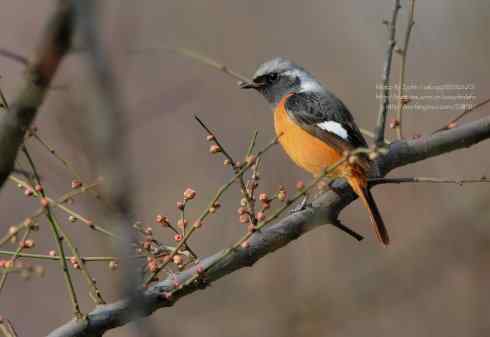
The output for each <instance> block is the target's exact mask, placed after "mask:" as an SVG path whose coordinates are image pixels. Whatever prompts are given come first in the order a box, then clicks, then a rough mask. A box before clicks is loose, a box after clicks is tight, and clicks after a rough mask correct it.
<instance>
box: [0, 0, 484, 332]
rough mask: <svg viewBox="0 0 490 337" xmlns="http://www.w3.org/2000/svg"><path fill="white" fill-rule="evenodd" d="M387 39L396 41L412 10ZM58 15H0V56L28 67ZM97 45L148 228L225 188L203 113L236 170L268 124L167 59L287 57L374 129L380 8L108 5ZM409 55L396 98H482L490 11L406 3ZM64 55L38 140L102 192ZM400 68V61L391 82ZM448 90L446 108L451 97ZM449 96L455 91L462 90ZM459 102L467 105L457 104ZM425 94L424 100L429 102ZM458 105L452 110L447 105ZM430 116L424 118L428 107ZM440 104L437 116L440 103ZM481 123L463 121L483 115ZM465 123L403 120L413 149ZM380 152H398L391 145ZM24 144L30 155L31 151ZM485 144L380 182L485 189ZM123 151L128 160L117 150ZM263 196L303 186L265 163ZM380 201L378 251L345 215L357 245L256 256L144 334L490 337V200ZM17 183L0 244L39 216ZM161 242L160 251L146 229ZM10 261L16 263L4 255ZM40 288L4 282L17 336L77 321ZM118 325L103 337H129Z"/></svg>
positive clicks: (52, 180) (43, 164)
mask: <svg viewBox="0 0 490 337" xmlns="http://www.w3.org/2000/svg"><path fill="white" fill-rule="evenodd" d="M402 4H403V6H404V8H403V10H402V11H401V12H400V16H399V20H400V26H399V33H400V34H399V38H400V39H401V38H402V33H403V32H404V30H405V24H406V15H407V11H406V1H402ZM54 5H55V1H52V0H38V1H28V0H3V1H2V6H1V12H0V18H1V20H0V37H1V38H0V41H1V42H0V47H1V48H6V49H8V50H11V51H15V52H17V53H20V54H22V55H26V56H29V55H31V53H32V51H33V49H34V46H35V45H36V44H37V43H38V40H39V36H40V31H41V29H42V28H43V27H44V24H45V22H46V19H47V17H48V16H49V14H50V13H51V11H52V9H53V8H54ZM101 7H103V9H104V11H103V15H102V18H101V19H102V20H103V26H104V39H105V42H106V43H107V45H108V48H109V49H110V52H111V57H112V59H113V64H114V67H115V70H116V76H117V86H118V87H119V89H120V90H121V92H122V100H123V103H124V105H125V107H126V108H127V109H126V110H127V112H128V115H127V116H125V118H126V119H127V122H128V123H129V124H128V125H129V126H130V127H129V132H130V134H129V136H130V139H131V148H130V151H131V156H132V160H131V162H129V163H128V165H130V166H131V167H132V169H133V172H134V179H135V185H136V191H135V195H134V201H135V203H136V206H137V217H138V219H140V220H141V221H144V222H145V223H148V224H151V223H152V221H153V219H154V216H155V214H157V213H163V214H167V215H170V216H172V217H173V218H174V217H175V215H176V212H175V202H176V201H177V200H178V199H180V198H181V197H182V192H183V190H184V189H185V188H186V187H188V186H191V187H193V188H194V189H195V190H197V192H198V195H199V198H198V199H197V200H196V201H195V202H193V206H192V209H191V211H190V212H191V214H197V213H198V212H199V211H200V210H201V209H202V208H203V207H205V205H206V204H207V202H208V200H209V199H210V197H211V196H212V195H213V194H214V192H215V190H216V189H217V188H218V187H219V186H220V185H221V184H222V183H223V182H224V181H226V180H227V179H228V177H229V176H230V172H229V171H228V170H227V169H226V168H224V167H223V164H222V159H221V158H218V157H215V156H210V155H209V154H208V144H207V143H206V141H205V135H204V133H203V131H202V129H201V128H200V127H199V126H198V124H197V123H196V122H195V121H194V119H193V117H192V116H193V114H198V115H199V116H200V117H201V118H203V119H204V120H205V121H206V122H207V123H208V124H209V125H210V126H211V127H212V128H213V129H214V130H217V132H218V134H219V135H220V136H221V137H222V139H223V141H224V143H225V144H226V146H227V148H229V149H230V151H231V152H232V153H233V154H234V155H235V156H236V157H239V156H241V155H242V154H243V153H244V152H245V150H246V147H247V144H248V142H249V139H250V136H251V134H252V132H253V131H254V130H255V129H257V130H259V132H260V134H259V141H260V144H265V143H267V142H268V141H269V140H270V139H271V138H272V137H273V131H272V130H273V129H272V127H273V126H272V114H271V112H270V110H269V107H268V106H267V104H266V102H265V100H264V99H263V98H262V97H259V95H258V94H256V93H253V92H249V91H241V90H239V89H238V88H237V86H236V85H235V80H233V79H231V78H229V77H227V76H226V75H224V74H223V73H220V72H218V71H216V70H214V69H211V68H209V67H207V66H204V65H201V64H198V63H196V62H193V61H191V60H189V59H187V58H184V57H182V56H178V55H175V54H170V53H167V52H165V51H163V50H161V51H159V50H146V51H144V52H140V53H131V52H129V51H130V50H135V49H152V48H153V49H158V47H161V46H171V47H183V48H189V49H191V50H195V51H197V52H199V53H201V54H203V55H207V56H209V57H211V58H213V59H216V60H218V61H220V62H223V63H225V64H226V65H228V66H229V67H231V68H233V69H234V70H236V71H238V72H241V73H243V74H245V75H247V76H251V74H253V72H254V71H255V69H256V67H257V66H258V64H260V63H262V62H264V61H266V60H268V59H270V58H272V57H275V56H286V57H288V58H290V59H292V60H294V61H295V62H297V63H299V64H302V65H303V66H304V67H306V68H307V69H308V70H310V71H311V72H313V73H314V74H315V75H316V76H317V77H318V78H319V79H321V80H322V81H323V83H325V84H326V85H327V86H328V87H329V88H330V89H331V90H332V91H334V92H335V93H336V94H337V95H338V96H339V97H340V98H341V99H342V100H343V101H344V102H345V103H346V105H347V106H348V107H349V108H350V110H351V111H352V113H353V115H354V117H355V119H356V121H357V122H358V124H359V125H360V126H362V127H364V128H366V129H373V128H374V125H375V120H376V114H377V111H378V105H379V101H378V100H377V98H376V93H377V92H376V85H377V84H379V83H380V78H381V71H382V67H383V59H384V52H385V48H386V44H387V34H386V27H385V26H384V25H382V23H381V22H382V20H383V19H385V18H386V19H387V18H389V17H390V16H391V10H392V1H390V0H379V1H370V2H367V1H355V0H328V1H320V0H305V1H279V0H270V1H255V0H251V1H230V0H219V1H218V0H210V1H191V0H189V1H155V0H140V1H117V0H112V1H105V2H104V5H103V6H101ZM415 22H416V24H415V27H414V29H413V32H412V33H413V35H412V40H411V44H410V48H409V52H408V63H407V83H412V84H416V85H428V84H454V85H471V86H473V87H474V90H471V94H472V95H474V96H476V98H475V99H474V101H473V103H477V102H480V101H482V100H484V99H486V98H488V97H489V96H490V80H489V78H490V67H489V66H488V62H489V60H490V41H489V39H488V32H489V31H490V2H489V1H488V0H469V1H458V0H444V1H442V0H434V1H429V2H427V1H418V2H417V3H416V14H415ZM81 64H82V61H81V57H80V55H77V54H73V55H70V56H69V57H68V58H67V59H66V61H65V62H64V64H63V66H62V68H61V71H60V72H59V73H58V75H57V77H56V79H55V81H54V82H55V83H54V84H55V85H59V86H61V87H62V89H58V90H53V91H52V92H51V93H50V94H49V96H48V99H47V101H46V102H45V104H44V105H43V106H42V108H41V112H40V115H39V116H38V119H37V122H36V125H37V126H38V127H39V131H40V134H41V135H42V136H43V137H44V138H45V139H46V141H48V142H49V143H50V144H51V145H52V146H53V147H54V148H56V150H57V152H58V153H60V154H61V155H63V156H64V157H65V158H66V159H68V160H70V161H71V162H72V163H73V164H74V165H75V166H76V167H77V169H78V170H79V171H80V172H81V174H82V176H83V177H84V178H85V179H86V181H93V180H94V179H95V178H96V176H95V174H94V173H93V171H92V169H91V166H90V163H89V161H88V160H87V157H86V149H85V147H86V139H87V137H89V136H88V135H87V134H85V133H84V132H83V127H82V124H83V123H82V121H83V119H84V115H85V110H84V109H85V107H86V105H87V104H86V102H85V99H86V96H85V95H84V84H83V79H84V78H86V76H85V77H84V74H83V69H84V68H83V67H82V66H81ZM399 65H400V64H399V57H398V56H395V57H394V64H393V67H394V68H393V69H394V70H393V73H394V77H393V79H394V80H395V81H396V79H397V74H398V69H399ZM0 75H1V86H2V88H3V89H4V91H5V93H6V96H7V98H9V99H12V98H13V96H14V93H15V92H16V89H17V88H18V86H19V84H20V83H21V79H22V76H23V69H22V66H21V65H20V64H17V63H14V62H12V61H11V60H7V59H4V58H0ZM452 93H454V92H447V93H446V94H447V95H451V94H452ZM458 93H460V92H458ZM465 93H466V94H468V93H467V92H465ZM429 94H433V92H431V93H429ZM458 102H461V101H458ZM424 103H426V102H424ZM440 103H444V104H447V103H446V102H441V101H437V100H436V101H431V102H430V104H432V105H437V104H440ZM488 109H489V108H488V107H485V108H483V109H480V110H478V111H476V112H474V113H472V114H471V115H470V116H469V117H468V118H467V120H471V119H476V118H478V117H481V116H483V115H485V114H486V113H488ZM459 112H461V110H460V109H459V110H458V109H445V110H437V109H417V110H415V109H414V110H413V111H412V110H410V111H409V112H407V113H405V115H404V116H405V121H404V131H405V135H406V136H407V137H412V136H414V135H416V134H427V133H430V132H431V131H433V130H435V129H436V128H439V127H441V126H443V125H444V124H445V123H447V121H448V120H449V119H450V118H451V117H452V116H454V115H456V114H458V113H459ZM388 136H389V137H393V136H394V133H393V132H392V130H388ZM31 143H32V145H29V147H30V149H31V152H32V154H33V156H34V159H35V161H36V162H37V165H38V168H39V169H40V171H41V172H40V173H41V175H42V176H43V177H44V180H45V185H46V191H47V193H48V194H50V195H52V196H57V195H61V194H62V193H64V192H66V191H67V190H69V188H70V182H71V179H72V177H71V176H70V174H69V173H68V172H67V171H66V170H65V169H64V168H63V167H62V166H61V165H60V164H59V163H58V162H56V161H55V160H54V159H53V157H52V156H51V155H50V154H49V153H48V152H47V151H45V150H44V149H43V148H41V147H40V146H39V145H38V144H36V143H34V142H31ZM31 143H30V144H31ZM489 150H490V144H489V143H483V144H480V145H477V146H475V147H472V148H470V149H468V150H464V151H459V152H456V153H451V154H448V155H445V156H443V157H438V158H433V159H430V160H427V161H425V162H423V163H419V164H416V165H411V166H408V167H404V168H402V169H399V170H397V171H394V172H392V173H391V176H393V177H395V176H399V177H407V176H424V177H446V178H478V177H480V176H482V175H488V174H490V171H489V168H488V167H489V164H490V158H489V157H488V151H489ZM121 151H126V149H121ZM262 178H263V179H262V180H261V186H260V190H261V191H269V192H271V191H277V187H278V186H279V185H280V184H282V185H285V186H289V187H290V188H292V187H294V185H295V182H296V181H297V180H298V179H305V180H306V179H309V177H308V176H307V175H305V174H304V173H303V172H301V171H300V169H298V168H296V167H295V166H294V165H293V164H292V163H291V162H290V161H289V160H288V159H287V157H286V156H285V155H284V153H283V152H282V150H281V149H280V148H279V147H276V148H275V149H274V150H272V151H271V152H270V153H268V154H267V156H266V157H265V165H264V170H263V173H262ZM374 194H375V196H376V199H377V201H378V205H379V206H380V208H381V211H382V214H383V216H384V219H385V222H386V224H387V225H388V226H389V230H390V233H391V236H392V242H393V243H392V245H391V246H390V247H389V248H387V249H385V248H382V247H381V246H380V245H379V244H378V243H377V242H376V240H375V239H374V238H373V235H372V232H371V225H370V224H369V218H368V216H367V213H366V211H365V210H364V209H363V208H362V207H360V205H359V204H358V203H357V202H356V203H354V204H353V205H351V206H349V207H348V208H347V209H345V210H344V212H343V213H342V215H341V218H342V220H343V221H344V222H345V223H346V224H350V225H351V226H352V227H353V228H355V229H356V230H357V231H359V232H361V233H363V234H365V235H366V236H367V239H366V240H365V241H363V242H362V243H358V242H356V241H354V240H352V239H351V238H350V237H348V236H346V235H345V234H343V233H341V232H339V231H337V230H335V229H334V228H332V227H329V226H326V227H321V228H319V229H316V230H315V231H313V232H311V233H309V234H307V235H305V236H304V237H302V238H301V239H300V240H298V241H297V242H294V243H292V244H290V245H288V246H287V247H285V248H284V249H281V250H279V251H278V252H276V253H274V254H272V255H270V256H267V257H266V258H265V259H263V260H261V261H260V262H258V263H257V264H256V265H255V266H254V268H252V269H247V270H241V271H239V272H236V273H234V274H232V275H230V276H227V277H226V278H224V279H222V280H220V281H218V282H216V283H215V284H213V285H212V286H211V287H210V288H208V289H207V290H205V291H202V292H198V293H195V294H193V295H192V296H189V297H186V298H184V299H182V300H181V301H179V302H178V303H177V304H176V305H175V307H173V308H167V309H162V310H159V311H158V312H156V313H155V314H154V315H153V316H152V321H153V322H154V323H155V325H156V327H157V328H158V329H159V331H160V332H161V335H162V336H163V335H168V336H194V335H199V336H237V337H238V336H243V337H245V336H257V337H261V336H264V337H275V336H278V337H279V336H317V335H328V336H359V335H362V336H398V337H403V336H419V337H424V336H485V335H488V334H489V333H490V321H489V320H488V317H487V312H488V309H489V303H490V302H489V301H490V292H489V289H488V281H489V277H490V270H489V268H488V261H490V229H489V227H488V219H489V216H490V214H489V209H488V205H487V202H488V199H489V196H490V193H489V188H488V185H486V184H474V185H464V186H462V187H460V186H457V185H442V184H404V185H386V186H379V187H377V188H376V189H375V190H374ZM239 198H240V197H239V191H238V188H235V189H233V190H231V191H229V192H228V193H227V194H226V196H225V199H224V200H223V209H222V210H221V211H220V213H219V215H217V216H215V217H214V218H213V221H212V223H210V224H209V225H208V226H207V227H205V229H204V230H202V231H201V232H200V233H198V234H197V235H196V236H195V237H194V238H193V239H192V240H191V245H192V247H193V248H194V249H195V250H196V251H197V252H198V253H199V254H201V255H203V256H205V255H208V254H211V253H213V252H216V251H217V250H219V249H221V248H224V247H226V246H227V245H229V244H231V243H232V242H234V241H235V240H236V239H237V238H238V237H239V236H240V235H241V233H243V232H244V230H245V228H244V227H243V225H240V224H239V222H238V219H237V215H236V208H237V207H238V204H239ZM37 205H38V203H37V202H36V201H33V200H30V199H27V198H26V197H24V195H23V194H22V193H21V192H19V190H18V189H17V188H16V186H14V185H13V184H12V183H8V184H7V186H6V187H5V188H4V189H3V190H2V191H1V192H0V233H5V231H6V230H7V229H8V227H9V226H10V225H13V224H17V223H19V222H21V221H22V220H23V219H24V218H25V217H27V216H29V215H30V214H32V213H33V211H34V210H35V209H36V208H37V207H38V206H37ZM73 207H74V208H76V209H77V210H79V211H81V212H82V213H83V214H84V215H86V216H87V217H89V218H91V217H93V218H96V217H97V215H98V212H99V206H98V203H97V202H95V201H94V199H93V198H91V197H90V196H88V195H86V196H84V197H83V198H81V200H80V201H77V203H75V204H74V206H73ZM59 217H60V219H61V220H62V221H63V222H64V223H66V225H65V228H66V230H67V231H68V232H69V233H70V234H71V235H72V236H73V237H74V238H75V239H76V241H77V243H78V244H79V247H80V251H81V253H82V254H83V255H103V254H110V245H108V243H107V240H105V239H104V238H103V237H100V236H99V235H97V234H96V233H94V232H92V231H89V230H88V229H87V228H86V226H84V225H81V224H80V223H75V224H71V223H68V221H67V219H66V216H65V215H63V214H59ZM153 227H154V231H155V232H156V235H157V236H159V237H160V238H162V239H165V238H168V240H170V239H171V235H169V233H168V232H167V231H163V230H161V229H160V228H156V227H157V226H153ZM35 239H36V248H35V249H33V250H32V251H33V252H39V253H43V254H46V253H47V252H48V251H49V250H51V249H54V248H55V244H54V242H53V241H52V237H51V235H50V230H49V227H48V224H47V223H45V222H41V230H40V232H38V233H36V234H35ZM9 248H12V247H9ZM45 266H46V268H47V273H46V275H45V277H44V278H42V279H38V278H36V279H33V280H32V281H29V282H25V281H22V280H20V278H19V277H17V276H16V275H11V276H10V277H9V279H8V281H7V284H6V288H5V289H4V291H3V292H2V293H1V295H0V314H1V315H3V316H5V317H7V318H9V319H10V320H12V321H13V323H14V325H15V326H16V328H17V330H18V332H19V335H20V336H39V335H46V334H47V333H48V332H50V331H51V330H53V329H54V328H55V327H57V326H59V325H61V324H63V323H65V322H66V321H67V320H69V319H70V318H71V306H70V302H69V299H68V297H67V294H66V290H65V286H64V282H63V277H62V274H61V273H60V272H59V270H58V265H57V264H56V263H47V264H45ZM89 267H90V269H91V270H92V271H93V272H94V274H95V275H96V277H97V280H98V284H99V286H100V287H101V290H102V291H103V294H104V295H105V297H106V298H107V299H109V300H111V301H112V300H115V299H117V298H118V297H117V289H116V288H115V286H114V282H113V279H114V277H115V275H114V274H113V272H110V271H109V269H108V268H107V265H106V264H104V263H99V264H91V265H89ZM75 275H76V276H75V278H76V287H77V289H79V297H80V302H81V305H82V309H83V311H84V312H88V311H90V310H91V309H92V308H93V307H92V304H91V302H90V300H89V299H88V297H87V296H86V295H85V294H86V285H85V282H84V280H82V279H81V278H80V277H79V275H78V272H75ZM130 335H131V329H128V327H123V328H119V329H116V330H112V331H111V332H109V333H107V336H130Z"/></svg>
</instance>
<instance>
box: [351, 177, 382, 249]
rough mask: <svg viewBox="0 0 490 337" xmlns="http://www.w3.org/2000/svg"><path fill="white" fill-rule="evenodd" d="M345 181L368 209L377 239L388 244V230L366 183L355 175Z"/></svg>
mask: <svg viewBox="0 0 490 337" xmlns="http://www.w3.org/2000/svg"><path fill="white" fill-rule="evenodd" d="M347 181H348V182H349V185H350V186H351V187H352V189H353V190H354V192H356V194H357V195H358V196H359V198H361V200H362V202H363V203H364V205H365V206H366V208H367V209H368V211H369V217H370V218H371V223H372V224H373V225H374V227H375V230H376V235H377V236H378V239H379V240H380V241H381V242H382V243H383V244H385V245H388V244H389V243H390V237H389V236H388V231H387V230H386V226H385V224H384V222H383V219H382V218H381V214H379V210H378V206H376V202H375V201H374V198H373V195H372V194H371V192H370V191H369V190H368V189H367V186H366V183H365V182H364V181H363V180H362V178H360V177H356V176H351V177H349V178H348V179H347Z"/></svg>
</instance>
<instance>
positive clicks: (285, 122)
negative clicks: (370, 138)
mask: <svg viewBox="0 0 490 337" xmlns="http://www.w3.org/2000/svg"><path fill="white" fill-rule="evenodd" d="M286 99H287V97H285V98H284V99H283V100H281V102H280V103H279V104H278V108H277V109H276V111H274V126H275V129H276V134H277V135H280V134H282V135H281V136H280V137H279V143H281V145H282V147H283V148H284V150H285V151H286V153H287V154H288V156H289V157H290V158H291V159H292V160H293V161H294V162H295V163H296V164H297V165H298V166H300V167H302V168H303V169H305V170H306V171H308V172H310V173H311V174H313V175H315V176H318V175H320V174H321V173H322V172H323V170H324V169H325V168H327V167H328V166H330V165H332V164H335V163H336V162H337V161H339V160H340V159H342V153H339V152H338V151H337V150H336V149H334V148H333V147H331V146H329V145H328V144H326V143H325V142H323V141H322V140H320V139H318V138H316V137H314V136H312V135H310V134H309V133H308V132H307V131H305V130H303V129H302V128H301V127H300V126H298V125H297V124H296V123H295V122H294V121H292V120H291V119H290V118H289V116H288V114H287V112H286V111H285V109H284V101H285V100H286ZM346 166H347V165H341V166H340V167H339V168H337V170H336V171H335V172H333V173H332V175H334V176H340V175H342V176H344V175H345V168H346Z"/></svg>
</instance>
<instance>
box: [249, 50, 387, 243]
mask: <svg viewBox="0 0 490 337" xmlns="http://www.w3.org/2000/svg"><path fill="white" fill-rule="evenodd" d="M240 87H241V88H242V89H255V90H256V91H258V92H259V93H260V94H262V96H264V97H265V99H266V100H267V101H268V102H269V104H270V105H271V106H272V110H273V114H274V128H275V132H276V134H277V136H278V137H279V143H280V144H281V145H282V147H283V149H284V150H285V152H286V154H287V155H288V156H289V157H290V158H291V159H292V161H293V162H294V163H295V164H296V165H297V166H299V167H301V168H303V169H304V170H306V171H307V172H309V173H311V174H312V175H313V176H315V177H318V176H319V175H321V174H322V173H323V172H324V171H325V169H327V168H328V167H329V166H331V165H333V164H336V163H337V162H339V161H340V160H342V158H344V155H345V153H348V152H352V151H353V150H355V149H358V148H367V147H368V145H367V142H366V140H365V139H364V137H363V136H362V134H361V132H360V130H359V128H358V127H357V125H356V123H355V122H354V119H353V117H352V114H351V113H350V111H349V110H348V109H347V107H346V106H345V104H344V103H343V102H342V101H341V100H340V99H339V98H337V97H336V96H335V95H334V94H333V93H332V92H330V91H329V90H328V89H326V88H325V87H324V86H323V85H322V84H321V83H320V82H319V81H318V80H317V79H315V77H314V76H313V75H312V74H311V73H310V72H308V71H307V70H305V69H304V68H303V67H301V66H299V65H297V64H295V63H293V62H291V61H290V60H288V59H286V58H284V57H277V58H274V59H272V60H270V61H267V62H265V63H263V64H262V65H260V66H259V67H258V69H257V70H256V72H255V74H254V75H253V78H252V80H251V81H242V82H241V83H240ZM356 158H357V160H355V161H344V162H343V163H342V164H340V165H339V166H338V167H337V168H336V169H334V170H333V172H331V173H330V176H331V177H333V178H344V179H345V180H346V181H347V182H348V184H349V185H350V186H351V188H352V189H353V190H354V192H355V193H356V194H357V196H358V197H359V198H360V199H361V200H362V202H363V204H364V206H365V207H366V208H367V210H368V213H369V217H370V219H371V223H372V224H373V225H374V228H375V232H376V235H377V237H378V239H379V241H380V242H381V243H382V244H384V245H388V244H389V242H390V238H389V235H388V231H387V229H386V226H385V224H384V222H383V219H382V217H381V214H380V212H379V209H378V206H377V205H376V202H375V200H374V198H373V196H372V194H371V192H370V190H369V189H368V175H369V171H370V168H371V166H372V165H373V164H372V162H371V161H370V159H369V158H368V156H367V155H366V154H364V153H361V154H359V155H357V156H356Z"/></svg>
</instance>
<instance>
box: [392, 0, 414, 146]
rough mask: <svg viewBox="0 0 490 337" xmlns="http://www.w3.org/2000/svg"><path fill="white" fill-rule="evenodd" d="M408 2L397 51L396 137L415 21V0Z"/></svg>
mask: <svg viewBox="0 0 490 337" xmlns="http://www.w3.org/2000/svg"><path fill="white" fill-rule="evenodd" d="M408 3H409V8H410V9H409V11H408V19H407V28H406V30H405V40H404V41H403V49H402V50H400V51H399V52H400V53H401V62H400V86H399V88H398V107H397V111H396V120H397V123H396V135H397V137H398V139H402V138H403V133H402V114H403V109H404V108H405V106H406V105H407V103H408V102H407V100H406V99H405V98H404V97H403V96H404V95H405V71H406V67H407V54H408V44H409V42H410V35H411V33H412V29H413V26H414V25H415V21H413V17H414V14H415V0H408Z"/></svg>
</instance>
